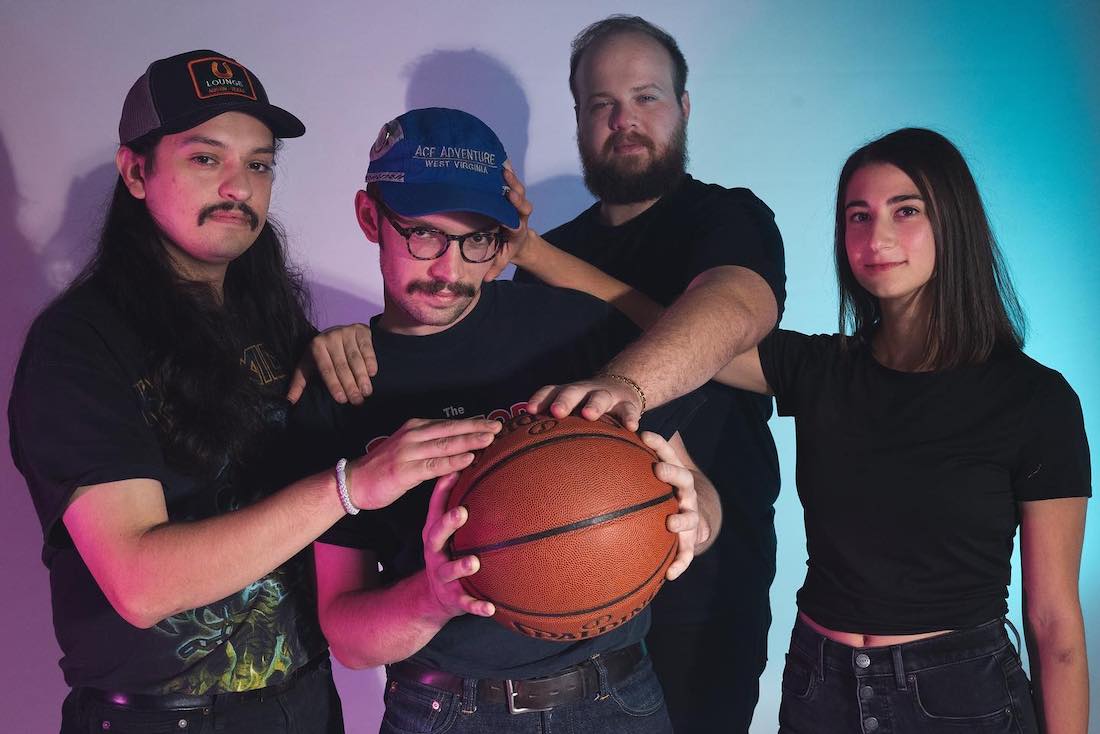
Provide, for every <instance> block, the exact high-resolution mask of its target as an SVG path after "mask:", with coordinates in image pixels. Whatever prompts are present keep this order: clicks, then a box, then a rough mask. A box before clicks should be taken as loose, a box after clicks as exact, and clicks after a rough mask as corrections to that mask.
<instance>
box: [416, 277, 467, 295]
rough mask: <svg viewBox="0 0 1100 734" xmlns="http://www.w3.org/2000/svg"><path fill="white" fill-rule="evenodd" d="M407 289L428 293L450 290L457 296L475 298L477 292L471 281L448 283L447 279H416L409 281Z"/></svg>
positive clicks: (433, 293)
mask: <svg viewBox="0 0 1100 734" xmlns="http://www.w3.org/2000/svg"><path fill="white" fill-rule="evenodd" d="M405 290H406V291H407V292H409V293H416V292H417V291H421V292H423V293H427V294H428V295H435V294H436V293H439V292H440V291H443V290H448V291H450V292H451V293H454V294H455V295H456V296H464V297H466V298H473V297H474V295H475V294H476V293H477V290H476V289H475V288H474V287H473V286H472V285H470V284H469V283H463V282H462V281H455V282H453V283H448V282H447V281H445V280H414V281H412V282H411V283H409V285H408V286H407V287H406V288H405Z"/></svg>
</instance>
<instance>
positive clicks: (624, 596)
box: [463, 542, 676, 617]
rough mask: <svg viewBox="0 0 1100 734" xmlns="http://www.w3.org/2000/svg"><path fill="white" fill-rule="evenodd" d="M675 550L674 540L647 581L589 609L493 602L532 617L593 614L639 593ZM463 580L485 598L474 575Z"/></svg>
mask: <svg viewBox="0 0 1100 734" xmlns="http://www.w3.org/2000/svg"><path fill="white" fill-rule="evenodd" d="M675 552H676V543H675V542H674V543H673V544H672V545H671V546H670V547H669V549H668V553H666V554H665V557H664V558H663V559H662V560H661V562H660V563H659V564H657V568H656V569H655V570H654V571H653V573H651V574H649V576H648V577H646V579H645V581H643V582H642V583H640V584H638V585H637V586H635V587H634V588H633V589H631V590H630V591H628V592H626V593H625V594H622V595H620V596H617V597H615V598H614V599H610V600H608V601H606V602H604V603H603V604H601V605H599V606H596V607H590V608H588V609H576V610H572V611H568V612H536V611H534V610H531V609H523V608H521V607H514V606H511V605H509V604H504V603H503V602H499V601H493V604H494V605H495V606H498V607H500V608H501V609H505V610H507V611H509V612H513V613H515V614H526V615H528V616H531V617H574V616H576V615H578V614H591V613H592V612H599V611H601V610H604V609H607V608H608V607H610V606H614V605H616V604H618V603H619V602H621V601H623V600H624V599H628V598H630V597H631V596H633V595H634V594H637V593H638V592H639V591H641V590H642V589H644V588H645V587H646V586H647V585H648V584H649V583H650V582H651V581H652V580H653V577H654V576H656V575H657V574H658V573H660V572H661V569H662V568H664V567H665V564H667V563H668V561H669V558H670V557H671V556H672V554H673V553H675ZM463 582H464V583H465V585H466V586H467V588H468V589H469V590H470V591H471V592H472V593H473V595H474V596H477V597H479V598H482V599H484V598H485V593H484V591H482V590H481V589H480V588H479V587H478V585H477V584H475V583H474V582H473V577H472V576H467V577H466V578H465V579H463ZM662 583H663V582H662Z"/></svg>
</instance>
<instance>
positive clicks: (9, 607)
mask: <svg viewBox="0 0 1100 734" xmlns="http://www.w3.org/2000/svg"><path fill="white" fill-rule="evenodd" d="M117 175H118V174H117V171H115V168H114V165H113V164H106V165H104V166H100V167H97V168H95V169H93V170H92V171H91V172H89V173H88V174H86V175H84V176H80V177H78V178H76V179H74V180H73V183H72V185H71V186H70V188H69V194H68V198H67V201H66V208H65V212H64V214H63V216H62V221H61V224H60V227H59V228H58V231H57V233H56V234H54V235H53V236H52V237H51V238H50V239H49V241H48V242H46V243H45V244H44V245H41V244H39V243H36V242H32V241H31V240H30V239H29V238H27V237H26V236H24V235H23V233H22V232H21V231H20V230H19V224H18V222H17V215H18V212H19V207H20V205H21V204H22V197H21V196H20V194H19V190H18V187H17V185H16V181H15V171H14V169H13V166H12V161H11V157H10V155H9V153H8V149H7V146H6V145H5V143H4V141H3V138H2V137H0V243H2V247H0V273H3V274H4V305H5V309H4V314H3V317H2V318H0V384H2V385H3V396H4V405H7V396H8V395H9V394H10V391H11V381H12V377H13V375H14V373H15V365H16V362H17V361H18V359H19V353H20V351H21V350H22V347H23V339H24V336H25V334H26V331H27V327H28V326H29V325H30V322H31V320H32V319H33V318H34V317H35V316H36V315H37V314H38V312H39V311H40V310H41V309H42V307H43V306H45V305H46V304H47V303H48V302H49V301H50V300H51V299H52V298H53V297H54V296H56V295H57V293H58V292H60V291H61V289H62V288H63V287H64V286H65V285H66V284H67V283H68V281H69V280H70V279H71V278H72V276H73V275H74V274H75V273H76V272H77V271H78V270H79V268H80V267H81V266H82V265H83V263H84V261H85V260H86V259H87V255H88V253H89V252H90V251H91V247H92V245H91V243H92V241H93V240H94V237H95V233H96V230H97V229H98V227H99V223H100V221H101V214H102V212H103V211H104V208H105V203H106V201H107V200H108V197H109V195H110V190H111V187H112V186H113V185H114V180H115V178H116V177H117ZM0 440H2V442H3V446H4V450H3V458H2V459H0V483H2V486H4V487H5V488H6V491H5V492H4V493H3V495H2V496H3V499H2V500H0V538H2V540H0V555H2V557H3V558H4V563H3V564H0V568H2V569H3V570H2V571H0V588H4V589H8V590H9V591H11V592H12V593H9V594H8V595H7V596H6V599H5V603H4V605H3V607H2V608H0V629H3V630H4V634H5V639H6V640H7V641H8V642H7V645H8V648H7V653H8V654H10V655H11V656H12V658H11V659H12V660H18V661H19V663H18V664H17V665H6V666H2V667H0V690H4V691H9V692H17V693H18V697H19V702H20V705H19V706H17V707H12V710H9V711H8V712H6V716H7V717H8V718H7V724H8V728H9V729H11V730H12V731H50V730H53V731H56V730H57V728H58V726H59V724H60V718H61V701H62V699H63V698H64V696H65V694H66V693H67V687H66V686H65V684H64V681H63V680H62V677H61V670H60V668H59V667H58V665H57V660H58V658H59V657H60V652H59V650H58V647H57V642H56V640H55V639H54V634H53V627H52V625H51V624H50V620H51V617H50V613H49V610H50V601H49V578H48V575H47V573H46V569H45V567H44V566H43V565H42V562H41V551H42V533H41V529H40V526H39V523H38V517H37V516H36V515H35V512H34V507H33V505H32V504H31V500H30V495H29V494H28V493H27V491H26V489H25V487H26V485H25V484H24V482H23V477H22V476H21V475H20V474H19V472H18V471H16V469H15V467H14V465H13V464H12V461H11V457H10V454H9V453H8V451H7V448H6V447H7V445H8V424H7V421H6V420H4V421H0Z"/></svg>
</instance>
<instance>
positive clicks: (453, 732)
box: [379, 656, 672, 734]
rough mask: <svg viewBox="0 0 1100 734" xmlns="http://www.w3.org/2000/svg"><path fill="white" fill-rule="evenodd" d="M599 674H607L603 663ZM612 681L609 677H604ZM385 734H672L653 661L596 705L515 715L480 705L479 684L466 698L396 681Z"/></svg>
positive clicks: (390, 689) (606, 688)
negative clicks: (601, 672)
mask: <svg viewBox="0 0 1100 734" xmlns="http://www.w3.org/2000/svg"><path fill="white" fill-rule="evenodd" d="M594 664H595V665H596V667H597V669H600V668H602V663H600V661H599V659H598V658H597V659H596V660H595V661H594ZM600 679H601V680H604V679H606V671H604V674H603V675H601V676H600ZM385 702H386V713H385V716H384V717H383V718H382V727H381V729H380V730H379V731H380V734H443V733H444V732H446V733H447V734H588V733H591V734H672V725H671V724H670V723H669V720H668V710H667V709H666V708H665V701H664V696H663V695H662V694H661V684H660V683H658V682H657V676H656V675H654V674H653V666H652V664H651V662H650V660H649V657H648V656H647V657H645V658H643V659H642V660H641V661H640V662H639V663H638V664H637V666H635V668H634V670H633V672H631V673H630V675H629V676H627V677H626V678H625V679H624V680H623V681H621V682H620V683H619V684H618V685H615V686H611V685H604V684H601V690H600V692H599V696H598V697H596V698H594V699H593V700H590V701H580V702H577V703H572V704H567V705H562V706H555V707H554V708H553V709H551V710H549V711H532V712H528V713H522V714H513V713H510V712H509V711H508V707H507V705H506V704H504V703H486V702H484V701H478V700H477V685H476V682H475V681H472V680H470V681H467V685H466V692H465V693H463V694H457V693H452V692H450V691H445V690H441V689H439V688H433V687H431V686H426V685H423V684H420V683H415V682H411V681H405V680H400V681H398V680H393V679H390V680H389V681H387V683H386V694H385Z"/></svg>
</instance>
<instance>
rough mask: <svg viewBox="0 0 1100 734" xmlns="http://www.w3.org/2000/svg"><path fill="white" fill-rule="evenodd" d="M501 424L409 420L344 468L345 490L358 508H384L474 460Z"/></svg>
mask: <svg viewBox="0 0 1100 734" xmlns="http://www.w3.org/2000/svg"><path fill="white" fill-rule="evenodd" d="M500 427H501V423H500V421H496V420H490V419H486V418H468V419H464V420H427V419H424V418H413V419H411V420H408V421H405V423H404V425H402V426H401V428H400V429H399V430H398V431H397V432H396V433H394V434H393V435H392V436H390V437H389V438H387V439H386V440H385V441H383V442H382V443H380V444H378V445H377V446H375V447H374V448H372V449H371V450H370V452H369V453H367V454H366V455H365V456H361V457H360V458H358V459H356V460H355V461H354V462H352V463H351V464H349V465H348V474H347V478H348V490H349V492H350V493H351V498H352V501H353V502H354V503H355V505H356V506H357V507H361V508H363V509H365V510H373V509H377V508H379V507H385V506H386V505H388V504H390V503H391V502H393V501H394V500H395V499H397V498H398V497H400V496H401V495H403V494H405V492H407V491H408V490H410V489H412V488H413V487H415V486H416V485H418V484H420V483H421V482H425V481H427V480H429V479H435V478H436V477H441V476H443V475H444V474H449V473H451V472H456V471H459V470H461V469H464V468H466V467H467V466H469V464H470V462H472V461H473V460H474V454H473V451H475V450H477V449H483V448H485V447H486V446H488V445H489V444H490V443H492V442H493V437H494V436H495V435H496V434H497V433H498V432H499V431H500Z"/></svg>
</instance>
